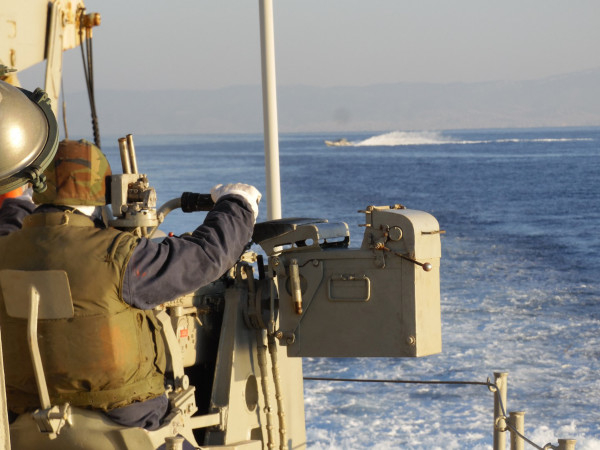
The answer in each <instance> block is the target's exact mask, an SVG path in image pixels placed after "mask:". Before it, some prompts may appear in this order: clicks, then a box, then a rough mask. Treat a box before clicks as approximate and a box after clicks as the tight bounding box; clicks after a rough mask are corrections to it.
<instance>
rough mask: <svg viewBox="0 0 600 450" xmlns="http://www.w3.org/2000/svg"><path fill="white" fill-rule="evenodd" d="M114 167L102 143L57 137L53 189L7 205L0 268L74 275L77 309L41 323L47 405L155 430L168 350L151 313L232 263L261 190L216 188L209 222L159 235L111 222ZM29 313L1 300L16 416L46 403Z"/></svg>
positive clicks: (162, 407) (0, 216) (162, 409)
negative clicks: (13, 311) (14, 312)
mask: <svg viewBox="0 0 600 450" xmlns="http://www.w3.org/2000/svg"><path fill="white" fill-rule="evenodd" d="M110 173H111V172H110V166H109V164H108V161H107V160H106V157H105V156H104V154H103V153H102V152H101V151H100V149H98V148H97V147H96V146H94V145H92V144H90V143H88V142H85V141H79V142H75V141H65V142H61V144H60V145H59V148H58V151H57V154H56V157H55V159H54V162H53V164H50V166H49V167H48V169H46V171H45V174H46V177H47V181H48V189H47V190H46V191H45V192H43V193H41V194H40V193H34V194H33V201H34V202H35V204H38V205H39V206H38V207H37V208H35V210H33V203H31V201H30V200H28V199H27V198H26V197H21V198H17V199H10V200H8V199H7V200H6V201H5V203H4V205H3V208H1V209H0V221H2V222H1V223H0V230H1V232H2V233H3V234H4V236H2V237H0V255H1V257H0V270H2V269H15V270H64V271H66V273H67V276H68V279H69V283H70V289H71V295H72V298H73V305H74V312H75V316H74V318H72V319H68V320H52V321H50V320H46V321H44V320H40V321H39V323H38V333H39V335H40V336H43V339H42V340H41V341H40V345H41V350H42V353H43V356H42V359H43V364H44V371H45V375H46V381H47V383H48V387H49V391H50V397H51V403H52V404H62V403H65V402H69V403H70V404H71V405H73V406H80V407H88V408H94V409H97V410H101V411H104V412H105V414H106V415H107V416H108V417H109V418H110V419H112V420H113V421H114V422H117V423H118V424H121V425H125V426H139V427H143V428H146V429H149V430H152V429H156V428H158V427H159V425H160V420H161V418H163V417H164V416H165V414H166V412H167V407H168V404H167V399H166V395H165V387H164V373H165V365H166V363H165V350H164V345H163V341H162V338H161V336H160V327H159V325H158V324H157V322H156V319H155V317H154V314H153V313H152V311H150V310H151V309H152V308H154V307H156V306H157V305H159V304H161V303H164V302H166V301H169V300H173V299H175V298H177V297H179V296H181V295H183V294H186V293H189V292H192V291H194V290H196V289H198V288H200V287H201V286H204V285H206V284H208V283H210V282H211V281H214V280H216V279H218V278H219V277H220V276H221V275H222V274H223V273H225V272H226V271H227V270H228V269H229V268H230V267H232V266H233V265H234V264H235V262H236V261H237V259H238V258H239V256H240V255H241V253H242V251H243V250H244V247H245V246H246V244H247V243H248V242H249V240H250V238H251V235H252V230H253V226H254V223H255V221H256V217H257V215H258V203H259V201H260V198H261V194H260V193H259V191H258V190H257V189H256V188H255V187H253V186H250V185H246V184H241V183H236V184H227V185H217V186H215V187H214V188H213V189H212V190H211V195H212V199H213V200H214V201H215V206H214V208H213V209H212V210H211V211H210V212H208V213H207V215H206V218H205V220H204V223H203V224H202V225H200V226H199V227H198V228H196V229H195V230H194V232H193V233H192V234H191V235H190V236H184V237H181V238H177V237H167V238H165V239H164V240H163V241H162V242H160V243H157V242H154V241H152V240H149V239H146V238H140V237H137V236H135V235H134V234H132V233H129V232H125V231H119V230H116V229H113V228H106V227H104V225H103V222H102V221H101V220H100V211H101V208H102V207H103V206H104V205H105V204H106V180H107V177H108V176H109V175H110ZM29 212H31V214H29ZM21 219H22V227H21ZM3 302H4V300H3V298H2V294H1V291H0V303H3ZM24 322H25V321H23V320H19V319H13V318H10V317H8V316H7V315H6V312H5V308H4V307H3V306H0V326H1V328H2V343H3V352H4V359H5V369H6V385H7V386H6V388H7V397H8V407H9V409H10V410H11V411H12V412H13V413H17V414H20V413H23V412H25V411H27V410H32V409H35V408H38V407H39V398H38V393H37V388H36V383H35V377H34V374H33V370H32V367H31V363H30V360H29V353H28V351H27V350H26V349H27V344H26V341H25V323H24Z"/></svg>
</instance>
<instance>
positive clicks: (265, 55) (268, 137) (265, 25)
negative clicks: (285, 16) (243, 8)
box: [258, 0, 281, 220]
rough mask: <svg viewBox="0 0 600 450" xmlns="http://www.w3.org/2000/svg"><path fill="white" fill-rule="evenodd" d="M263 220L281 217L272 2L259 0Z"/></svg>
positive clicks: (271, 0) (270, 0)
mask: <svg viewBox="0 0 600 450" xmlns="http://www.w3.org/2000/svg"><path fill="white" fill-rule="evenodd" d="M258 3H259V9H260V50H261V67H262V93H263V127H264V139H265V172H266V183H267V219H269V220H273V219H280V218H281V188H280V180H279V129H278V125H277V90H276V86H277V83H276V79H275V38H274V32H273V0H259V2H258Z"/></svg>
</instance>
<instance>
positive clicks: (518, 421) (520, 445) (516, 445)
mask: <svg viewBox="0 0 600 450" xmlns="http://www.w3.org/2000/svg"><path fill="white" fill-rule="evenodd" d="M508 422H509V423H510V424H511V426H512V427H513V428H514V429H515V430H516V431H518V432H519V433H521V434H524V433H525V411H512V412H511V413H509V418H508ZM510 450H525V441H524V440H523V438H521V436H519V435H518V434H517V433H515V432H514V431H513V430H512V429H510Z"/></svg>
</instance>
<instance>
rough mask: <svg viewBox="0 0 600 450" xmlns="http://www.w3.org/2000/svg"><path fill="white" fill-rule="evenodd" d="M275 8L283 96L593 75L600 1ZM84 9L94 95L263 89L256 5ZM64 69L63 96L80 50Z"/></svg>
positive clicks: (320, 2) (430, 0) (246, 1)
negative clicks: (93, 22) (95, 22)
mask: <svg viewBox="0 0 600 450" xmlns="http://www.w3.org/2000/svg"><path fill="white" fill-rule="evenodd" d="M274 3H275V5H274V10H275V40H276V56H277V81H278V84H280V85H294V84H307V85H313V86H336V85H345V86H348V85H368V84H376V83H395V82H404V81H425V82H471V81H489V80H523V79H534V78H542V77H546V76H550V75H557V74H562V73H568V72H574V71H580V70H585V69H590V68H595V67H600V51H598V45H599V44H600V0H571V1H567V0H503V1H495V2H492V1H486V0H456V1H449V0H411V1H408V0H407V1H402V0H368V1H366V0H363V1H358V0H275V2H274ZM86 5H87V8H88V11H94V12H100V13H101V15H102V25H101V26H100V28H98V29H96V30H95V31H94V57H95V63H96V71H95V75H96V76H95V80H96V88H97V89H141V90H153V89H160V88H167V89H168V88H175V89H185V88H187V89H214V88H219V87H224V86H230V85H239V84H245V85H247V84H260V53H259V51H260V49H259V30H258V0H238V1H231V0H211V1H207V0H170V1H167V0H163V1H156V0H127V1H117V0H87V1H86ZM65 64H66V66H67V67H66V69H67V70H66V72H67V74H68V75H66V78H65V83H66V85H65V88H67V90H72V89H73V88H74V87H76V86H77V85H79V84H80V81H79V80H80V79H81V78H82V76H81V67H80V66H81V63H80V54H79V50H71V51H69V52H68V53H67V54H66V58H65ZM72 66H74V69H73V68H71V67H72ZM73 72H75V75H74V78H75V80H76V81H72V80H73ZM69 86H70V87H69Z"/></svg>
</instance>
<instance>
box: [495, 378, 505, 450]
mask: <svg viewBox="0 0 600 450" xmlns="http://www.w3.org/2000/svg"><path fill="white" fill-rule="evenodd" d="M507 377H508V372H494V378H495V381H494V383H495V384H496V386H498V392H497V393H496V394H495V395H494V450H506V421H505V420H504V418H503V417H504V412H503V411H502V407H501V406H500V400H502V405H503V406H504V410H505V411H506V387H507V386H506V382H507ZM498 397H500V398H498Z"/></svg>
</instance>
